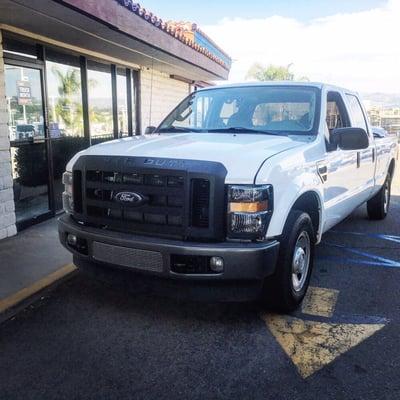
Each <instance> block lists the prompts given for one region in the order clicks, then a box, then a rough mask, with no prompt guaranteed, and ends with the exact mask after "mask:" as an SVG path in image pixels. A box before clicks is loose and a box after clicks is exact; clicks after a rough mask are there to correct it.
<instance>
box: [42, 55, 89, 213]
mask: <svg viewBox="0 0 400 400" xmlns="http://www.w3.org/2000/svg"><path fill="white" fill-rule="evenodd" d="M49 60H51V61H49ZM46 79H47V94H48V101H47V105H48V116H49V134H50V139H51V145H52V157H53V172H54V176H53V177H54V191H55V193H54V195H55V207H56V210H60V209H61V208H62V192H63V185H62V182H61V178H62V174H63V172H64V171H65V167H66V165H67V163H68V161H69V160H70V159H71V158H72V157H73V156H74V155H75V154H76V153H77V152H78V151H80V150H83V149H84V148H86V147H88V146H89V142H88V140H87V139H86V138H85V137H84V131H83V111H82V88H81V71H80V68H79V59H77V58H76V59H75V58H72V57H71V58H68V57H66V56H64V55H62V54H60V55H57V54H53V53H50V52H49V54H48V56H47V61H46Z"/></svg>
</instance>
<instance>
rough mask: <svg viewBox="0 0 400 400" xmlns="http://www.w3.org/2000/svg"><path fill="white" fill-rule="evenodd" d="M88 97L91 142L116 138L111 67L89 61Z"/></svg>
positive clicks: (95, 142)
mask: <svg viewBox="0 0 400 400" xmlns="http://www.w3.org/2000/svg"><path fill="white" fill-rule="evenodd" d="M87 73H88V97H89V124H90V140H91V144H92V145H93V144H97V143H101V142H105V141H107V140H111V139H114V133H113V110H112V88H111V69H110V66H109V65H104V64H99V63H96V62H94V61H88V71H87Z"/></svg>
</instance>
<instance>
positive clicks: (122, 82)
mask: <svg viewBox="0 0 400 400" xmlns="http://www.w3.org/2000/svg"><path fill="white" fill-rule="evenodd" d="M127 96H128V95H127V79H126V69H123V68H118V69H117V105H118V137H125V136H128V135H129V133H128V97H127Z"/></svg>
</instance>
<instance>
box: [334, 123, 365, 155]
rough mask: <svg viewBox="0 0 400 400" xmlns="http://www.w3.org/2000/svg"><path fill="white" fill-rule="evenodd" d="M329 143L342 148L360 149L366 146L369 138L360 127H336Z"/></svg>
mask: <svg viewBox="0 0 400 400" xmlns="http://www.w3.org/2000/svg"><path fill="white" fill-rule="evenodd" d="M331 143H332V144H334V145H335V146H338V147H339V148H340V149H342V150H362V149H367V148H368V146H369V138H368V134H367V132H365V130H364V129H362V128H336V129H334V130H333V132H332V134H331Z"/></svg>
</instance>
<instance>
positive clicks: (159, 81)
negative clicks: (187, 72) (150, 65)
mask: <svg viewBox="0 0 400 400" xmlns="http://www.w3.org/2000/svg"><path fill="white" fill-rule="evenodd" d="M140 81H141V103H142V104H141V106H142V132H144V130H145V128H146V127H147V126H150V125H152V126H157V125H158V124H159V123H160V122H161V121H162V120H163V119H164V118H165V117H166V116H167V114H168V113H169V112H170V111H171V110H172V109H173V108H174V107H175V106H176V105H177V104H178V103H179V102H180V101H181V100H183V98H184V97H186V96H187V95H188V94H189V84H188V83H185V82H181V81H178V80H176V79H171V78H170V77H169V75H167V74H163V73H161V72H158V71H156V70H153V71H152V70H151V69H147V68H145V69H142V71H141V74H140Z"/></svg>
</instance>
